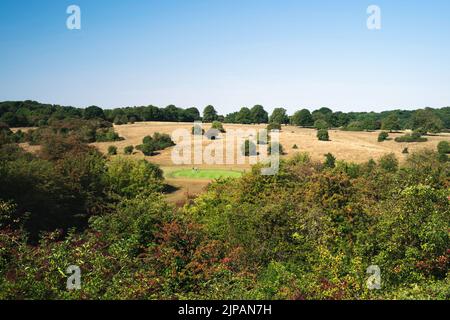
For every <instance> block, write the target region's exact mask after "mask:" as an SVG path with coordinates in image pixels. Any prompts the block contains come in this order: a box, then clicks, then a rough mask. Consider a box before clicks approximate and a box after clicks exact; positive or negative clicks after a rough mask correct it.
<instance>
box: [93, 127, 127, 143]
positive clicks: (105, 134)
mask: <svg viewBox="0 0 450 320" xmlns="http://www.w3.org/2000/svg"><path fill="white" fill-rule="evenodd" d="M120 140H123V138H121V137H120V136H119V134H118V133H116V132H115V131H114V129H113V128H101V129H97V130H96V132H95V141H96V142H111V141H120Z"/></svg>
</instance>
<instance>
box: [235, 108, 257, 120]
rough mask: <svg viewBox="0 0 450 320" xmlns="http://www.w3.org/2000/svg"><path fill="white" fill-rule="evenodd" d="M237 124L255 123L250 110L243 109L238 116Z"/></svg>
mask: <svg viewBox="0 0 450 320" xmlns="http://www.w3.org/2000/svg"><path fill="white" fill-rule="evenodd" d="M236 122H238V123H242V124H250V123H252V122H253V117H252V113H251V111H250V109H249V108H246V107H243V108H241V110H240V111H239V112H238V114H237V116H236Z"/></svg>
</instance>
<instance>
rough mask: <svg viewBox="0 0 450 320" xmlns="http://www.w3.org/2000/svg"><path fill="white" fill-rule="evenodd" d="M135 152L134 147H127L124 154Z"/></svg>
mask: <svg viewBox="0 0 450 320" xmlns="http://www.w3.org/2000/svg"><path fill="white" fill-rule="evenodd" d="M133 151H134V147H133V146H126V147H125V148H123V153H125V154H128V155H130V154H132V153H133Z"/></svg>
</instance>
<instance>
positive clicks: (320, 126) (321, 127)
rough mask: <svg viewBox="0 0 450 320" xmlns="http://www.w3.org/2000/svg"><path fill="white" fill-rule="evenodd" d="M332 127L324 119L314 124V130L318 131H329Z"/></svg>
mask: <svg viewBox="0 0 450 320" xmlns="http://www.w3.org/2000/svg"><path fill="white" fill-rule="evenodd" d="M329 127H330V126H329V125H328V123H327V122H326V121H325V120H323V119H319V120H316V122H314V128H316V129H317V130H325V129H328V128H329Z"/></svg>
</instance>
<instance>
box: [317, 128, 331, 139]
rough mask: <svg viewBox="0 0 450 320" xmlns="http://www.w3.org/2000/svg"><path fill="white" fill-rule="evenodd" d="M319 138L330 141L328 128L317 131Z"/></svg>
mask: <svg viewBox="0 0 450 320" xmlns="http://www.w3.org/2000/svg"><path fill="white" fill-rule="evenodd" d="M317 139H319V141H330V137H329V135H328V130H326V129H320V130H318V131H317Z"/></svg>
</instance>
